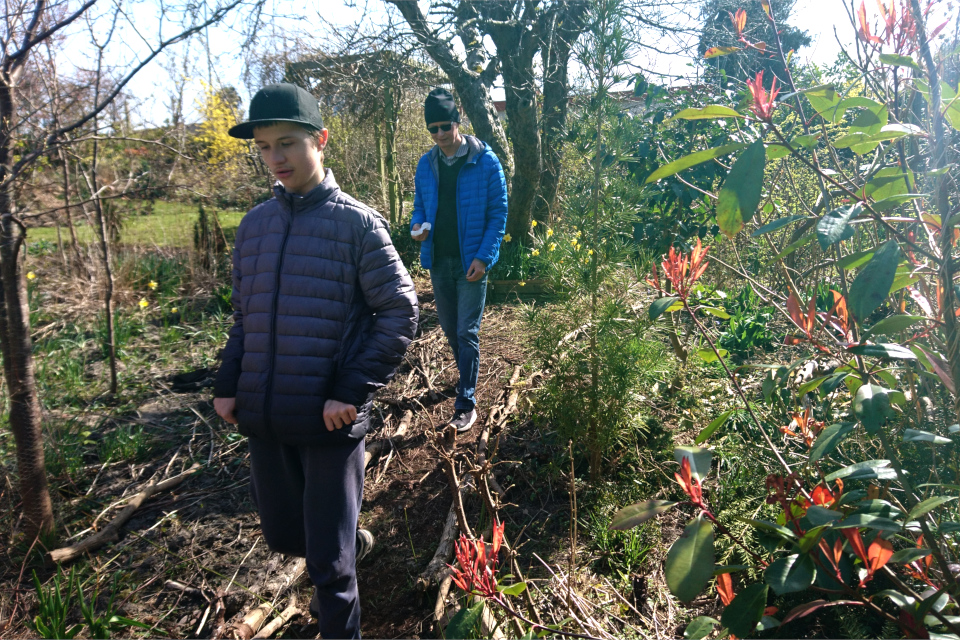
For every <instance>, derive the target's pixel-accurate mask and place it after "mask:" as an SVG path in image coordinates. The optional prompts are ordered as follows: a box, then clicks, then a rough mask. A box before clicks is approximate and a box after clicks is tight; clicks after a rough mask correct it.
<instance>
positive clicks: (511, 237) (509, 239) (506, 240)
mask: <svg viewBox="0 0 960 640" xmlns="http://www.w3.org/2000/svg"><path fill="white" fill-rule="evenodd" d="M511 240H513V236H511V235H510V234H509V233H506V234H504V236H503V241H504V242H510V241H511Z"/></svg>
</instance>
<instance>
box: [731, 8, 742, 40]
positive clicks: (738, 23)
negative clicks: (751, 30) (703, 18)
mask: <svg viewBox="0 0 960 640" xmlns="http://www.w3.org/2000/svg"><path fill="white" fill-rule="evenodd" d="M727 13H730V22H732V23H733V30H734V31H736V33H737V37H738V38H740V37H742V36H743V30H744V28H746V26H747V12H746V11H744V10H743V9H737V13H736V15H734V14H733V13H732V12H729V11H728V12H727Z"/></svg>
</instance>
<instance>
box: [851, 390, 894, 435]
mask: <svg viewBox="0 0 960 640" xmlns="http://www.w3.org/2000/svg"><path fill="white" fill-rule="evenodd" d="M853 413H854V415H856V416H857V419H858V420H860V424H862V425H863V428H864V429H866V430H867V433H869V434H870V435H873V434H875V433H876V432H877V431H878V430H879V429H880V427H882V426H883V424H884V423H885V422H886V421H887V419H888V418H891V417H893V409H891V408H890V390H889V389H884V388H883V387H881V386H878V385H875V384H864V385H861V386H860V388H859V389H857V395H855V396H854V397H853Z"/></svg>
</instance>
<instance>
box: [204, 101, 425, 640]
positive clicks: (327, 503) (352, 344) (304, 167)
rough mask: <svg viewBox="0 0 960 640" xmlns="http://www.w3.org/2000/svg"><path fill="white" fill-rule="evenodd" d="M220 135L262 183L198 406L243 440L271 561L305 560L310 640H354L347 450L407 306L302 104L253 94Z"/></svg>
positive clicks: (410, 316)
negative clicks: (228, 324)
mask: <svg viewBox="0 0 960 640" xmlns="http://www.w3.org/2000/svg"><path fill="white" fill-rule="evenodd" d="M229 133H230V135H231V136H234V137H236V138H241V139H253V140H254V141H255V143H256V145H257V147H258V148H259V149H260V154H261V157H262V158H263V161H264V162H265V163H266V165H267V167H268V168H269V169H270V170H271V171H272V172H273V174H274V175H275V176H276V178H277V180H278V181H279V183H278V184H277V185H276V186H275V187H274V196H275V197H274V198H273V199H272V200H269V201H267V202H265V203H263V204H261V205H259V206H257V207H254V208H253V209H251V210H250V211H249V212H248V213H247V215H246V216H244V218H243V221H242V222H241V223H240V227H239V228H238V229H237V239H236V247H235V249H234V252H233V297H232V299H233V306H234V309H235V310H236V311H235V313H234V320H235V321H234V325H233V328H232V329H231V330H230V334H229V338H228V340H227V345H226V347H225V348H224V350H223V356H222V358H223V363H222V365H221V367H220V371H219V374H218V376H217V380H216V385H215V389H214V395H215V396H216V398H215V400H214V407H215V408H216V410H217V413H218V414H219V415H220V416H221V417H222V418H223V419H224V420H226V421H227V422H230V423H232V424H237V425H238V426H239V430H240V432H241V433H243V434H244V435H247V436H249V438H250V440H249V446H250V471H251V493H252V495H253V499H254V502H255V503H256V505H257V509H258V511H259V512H260V522H261V527H262V529H263V536H264V539H265V540H266V542H267V544H268V545H269V546H270V548H271V549H273V550H274V551H278V552H280V553H284V554H288V555H293V556H299V557H305V558H306V559H307V569H308V571H309V573H310V577H311V579H312V580H313V583H314V585H315V586H316V593H315V594H314V598H313V602H312V603H311V607H310V608H311V611H312V612H313V613H314V615H315V616H316V617H317V618H318V620H319V623H320V633H321V635H322V636H323V637H324V638H359V637H360V604H359V600H358V595H357V579H356V560H357V558H358V556H359V555H362V554H363V553H365V552H366V551H368V550H369V548H370V547H371V546H372V543H373V539H372V536H371V535H370V534H369V532H366V531H362V530H360V531H358V530H357V516H358V515H359V511H360V503H361V498H362V492H363V476H364V469H363V453H364V444H363V438H364V435H365V434H366V432H367V429H368V427H369V421H370V411H371V408H372V397H373V393H374V392H375V391H376V390H377V389H378V388H379V387H382V386H383V385H384V384H386V383H387V381H388V380H390V378H391V377H392V376H393V373H394V371H395V370H396V367H397V366H398V365H399V363H400V361H401V359H402V358H403V354H404V352H405V351H406V348H407V346H408V345H409V343H410V341H411V340H412V339H413V335H414V332H415V330H416V326H417V319H418V307H417V295H416V291H415V289H414V286H413V282H412V280H411V279H410V276H409V274H408V273H407V270H406V269H405V268H404V266H403V263H402V262H401V261H400V258H399V256H398V255H397V252H396V250H395V249H394V247H393V244H392V243H391V240H390V234H389V229H388V226H387V223H386V222H385V221H384V219H383V218H382V217H381V216H380V215H379V214H378V213H377V212H375V211H373V210H372V209H370V208H368V207H366V206H364V205H363V204H361V203H360V202H358V201H357V200H354V199H353V198H351V197H350V196H348V195H346V194H344V193H343V192H341V191H340V189H339V187H338V186H337V183H336V181H335V180H334V178H333V174H332V173H331V171H330V170H329V169H326V170H325V169H324V168H323V149H324V147H325V145H326V143H327V130H326V129H324V128H323V122H322V120H321V117H320V111H319V106H318V104H317V101H316V99H315V98H314V97H313V96H312V95H311V94H310V93H308V92H307V91H305V90H304V89H302V88H300V87H297V86H295V85H291V84H285V83H284V84H277V85H270V86H267V87H264V88H263V89H261V90H260V91H258V92H257V94H256V95H255V96H254V98H253V100H252V101H251V103H250V119H249V121H247V122H244V123H242V124H239V125H237V126H235V127H233V128H232V129H231V130H230V132H229Z"/></svg>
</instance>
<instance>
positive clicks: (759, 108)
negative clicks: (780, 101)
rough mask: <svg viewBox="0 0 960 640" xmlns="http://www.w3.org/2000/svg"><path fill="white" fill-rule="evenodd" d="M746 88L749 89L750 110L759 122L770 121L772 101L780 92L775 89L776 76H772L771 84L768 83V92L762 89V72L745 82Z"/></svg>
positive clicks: (771, 117) (772, 107)
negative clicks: (751, 102)
mask: <svg viewBox="0 0 960 640" xmlns="http://www.w3.org/2000/svg"><path fill="white" fill-rule="evenodd" d="M747 87H748V88H749V89H750V95H751V97H752V98H753V104H752V105H750V110H751V111H753V114H754V115H755V116H757V118H759V119H760V120H767V121H769V120H772V119H773V109H774V101H775V100H776V99H777V94H778V93H780V90H779V89H777V76H773V82H771V83H770V92H769V93H767V90H766V89H764V88H763V71H761V72H759V73H758V74H757V77H756V78H754V79H753V80H747Z"/></svg>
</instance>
